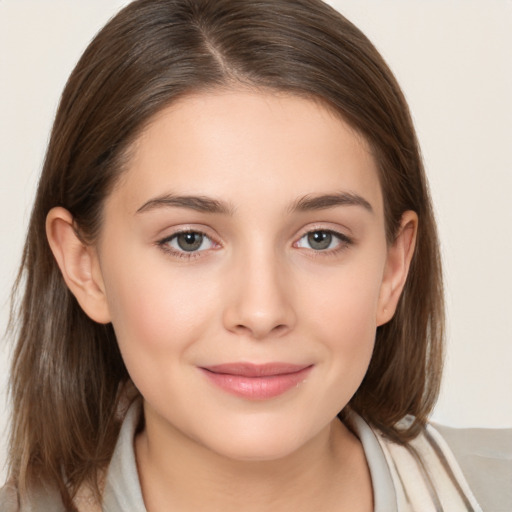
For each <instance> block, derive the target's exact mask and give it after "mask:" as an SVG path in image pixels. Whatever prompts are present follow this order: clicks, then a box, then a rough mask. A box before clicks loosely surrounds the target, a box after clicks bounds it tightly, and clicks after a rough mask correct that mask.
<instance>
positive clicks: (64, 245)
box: [46, 207, 110, 323]
mask: <svg viewBox="0 0 512 512" xmlns="http://www.w3.org/2000/svg"><path fill="white" fill-rule="evenodd" d="M46 236H47V238H48V242H49V244H50V248H51V250H52V252H53V255H54V257H55V260H56V261H57V264H58V266H59V268H60V271H61V273H62V276H63V278H64V281H65V282H66V285H67V286H68V288H69V289H70V291H71V293H73V295H74V296H75V297H76V299H77V301H78V303H79V304H80V306H81V307H82V309H83V310H84V312H85V313H86V314H87V315H88V316H89V317H90V318H91V319H92V320H94V321H95V322H98V323H108V322H110V312H109V309H108V304H107V300H106V295H105V289H104V284H103V280H102V276H101V269H100V266H99V261H98V257H97V254H96V250H95V249H94V247H93V246H91V245H87V244H86V243H84V242H83V241H82V240H80V237H79V236H78V234H77V232H76V229H75V226H74V221H73V217H72V215H71V214H70V213H69V212H68V211H67V210H66V209H64V208H61V207H56V208H52V209H51V210H50V212H49V213H48V215H47V217H46Z"/></svg>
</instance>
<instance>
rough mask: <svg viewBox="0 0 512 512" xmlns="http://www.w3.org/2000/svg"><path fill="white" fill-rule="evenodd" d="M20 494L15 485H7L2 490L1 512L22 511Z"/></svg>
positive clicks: (0, 490)
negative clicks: (19, 499)
mask: <svg viewBox="0 0 512 512" xmlns="http://www.w3.org/2000/svg"><path fill="white" fill-rule="evenodd" d="M20 510H21V509H20V505H19V501H18V492H17V490H16V487H15V486H14V484H11V483H6V484H5V485H4V486H3V487H2V488H0V512H18V511H20Z"/></svg>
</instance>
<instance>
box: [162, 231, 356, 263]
mask: <svg viewBox="0 0 512 512" xmlns="http://www.w3.org/2000/svg"><path fill="white" fill-rule="evenodd" d="M313 233H323V234H327V235H331V236H332V237H333V238H336V239H337V240H338V244H337V245H336V247H334V248H331V249H320V250H315V249H313V248H306V249H307V250H308V251H310V252H311V255H312V256H313V257H320V256H323V257H325V256H334V255H336V254H338V253H339V252H341V251H343V250H345V249H346V248H347V247H349V246H350V245H353V244H354V240H353V239H352V238H350V237H348V236H347V235H345V234H343V233H340V232H338V231H334V230H332V229H321V228H317V229H310V230H308V231H306V232H305V233H304V234H303V235H301V237H300V238H299V239H298V240H297V241H296V242H294V244H293V247H296V248H299V249H300V248H301V247H299V246H298V244H299V242H300V241H301V240H303V239H304V238H306V237H308V236H309V235H311V234H313ZM186 234H194V235H200V236H202V237H203V241H204V240H205V239H206V240H209V242H210V243H211V244H213V245H214V246H217V247H219V246H220V244H219V243H218V242H216V241H215V240H213V239H212V238H211V237H210V236H208V235H207V234H206V233H204V232H203V231H199V230H194V229H184V230H182V231H177V232H175V233H173V234H172V235H170V236H167V237H165V238H163V239H162V240H159V241H158V242H157V243H156V245H158V246H159V247H160V248H161V249H162V250H163V251H164V252H166V253H168V254H170V255H172V256H173V257H175V258H184V259H187V260H191V259H194V258H198V257H201V255H202V253H203V252H206V251H207V250H209V249H203V250H194V251H186V250H176V249H174V248H172V247H171V246H170V242H172V241H173V240H176V239H177V238H178V237H179V236H180V235H186ZM201 245H202V243H201Z"/></svg>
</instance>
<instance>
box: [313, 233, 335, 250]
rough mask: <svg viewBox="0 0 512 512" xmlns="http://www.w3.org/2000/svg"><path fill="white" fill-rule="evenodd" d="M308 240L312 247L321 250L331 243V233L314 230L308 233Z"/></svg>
mask: <svg viewBox="0 0 512 512" xmlns="http://www.w3.org/2000/svg"><path fill="white" fill-rule="evenodd" d="M308 242H309V245H310V246H311V248H312V249H316V250H317V251H322V250H324V249H327V248H328V247H329V246H330V245H331V242H332V234H331V233H328V232H327V231H314V232H313V233H310V234H309V235H308Z"/></svg>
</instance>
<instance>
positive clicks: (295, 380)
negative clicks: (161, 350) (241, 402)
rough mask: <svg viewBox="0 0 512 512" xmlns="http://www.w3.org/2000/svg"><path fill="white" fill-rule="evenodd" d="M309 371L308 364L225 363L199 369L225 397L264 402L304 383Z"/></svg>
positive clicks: (309, 366) (310, 366)
mask: <svg viewBox="0 0 512 512" xmlns="http://www.w3.org/2000/svg"><path fill="white" fill-rule="evenodd" d="M312 368H313V365H312V364H310V365H296V364H289V363H267V364H252V363H228V364H220V365H214V366H207V367H200V368H199V369H200V370H201V371H202V372H203V374H204V375H205V376H206V377H207V378H208V379H209V381H210V382H212V383H213V384H214V385H216V386H217V387H219V388H221V389H222V390H224V391H226V392H227V393H230V394H232V395H235V396H238V397H241V398H245V399H248V400H268V399H271V398H274V397H277V396H279V395H282V394H284V393H286V392H287V391H289V390H291V389H292V388H296V387H297V386H298V385H299V384H301V383H302V382H303V381H304V380H306V378H307V376H308V375H309V373H310V371H311V370H312Z"/></svg>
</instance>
